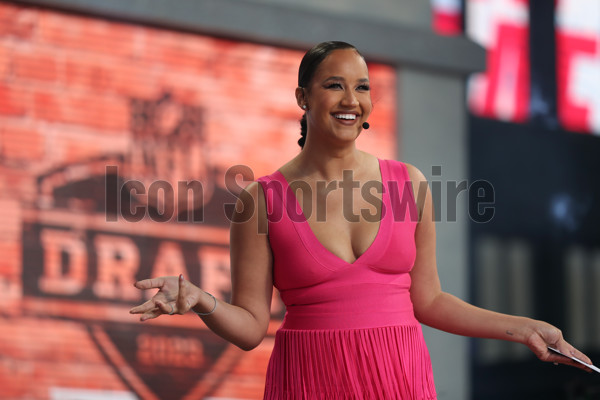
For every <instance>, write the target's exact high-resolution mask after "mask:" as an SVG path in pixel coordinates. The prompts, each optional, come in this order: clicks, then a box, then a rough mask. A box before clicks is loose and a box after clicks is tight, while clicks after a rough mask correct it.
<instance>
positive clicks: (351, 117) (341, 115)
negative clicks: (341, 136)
mask: <svg viewBox="0 0 600 400" xmlns="http://www.w3.org/2000/svg"><path fill="white" fill-rule="evenodd" d="M334 117H336V118H337V119H350V120H353V119H356V115H354V114H335V115H334Z"/></svg>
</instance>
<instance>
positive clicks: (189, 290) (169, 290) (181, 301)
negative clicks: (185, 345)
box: [129, 275, 202, 321]
mask: <svg viewBox="0 0 600 400" xmlns="http://www.w3.org/2000/svg"><path fill="white" fill-rule="evenodd" d="M134 286H135V287H136V288H138V289H141V290H148V289H158V292H157V293H156V294H155V295H154V296H152V298H151V299H150V300H148V301H146V302H145V303H143V304H141V305H139V306H137V307H133V308H132V309H131V310H129V313H130V314H141V316H140V321H146V320H149V319H154V318H156V317H160V316H161V315H163V314H167V315H173V314H185V313H186V312H188V311H189V310H190V308H192V307H194V306H195V305H196V304H197V303H198V300H199V298H200V296H201V295H202V290H201V289H200V288H198V287H197V286H195V285H194V284H192V283H191V282H189V281H187V280H185V279H184V278H183V275H179V277H177V276H163V277H160V278H153V279H144V280H141V281H137V282H136V283H134Z"/></svg>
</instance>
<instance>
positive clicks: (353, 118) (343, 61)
mask: <svg viewBox="0 0 600 400" xmlns="http://www.w3.org/2000/svg"><path fill="white" fill-rule="evenodd" d="M297 93H298V94H300V96H299V98H298V104H299V105H300V106H302V105H306V106H307V114H306V117H307V123H308V131H309V132H310V133H311V136H316V135H318V136H319V137H320V138H329V139H330V140H335V141H348V140H355V139H356V138H357V137H358V134H359V133H360V131H361V130H362V123H363V122H365V121H366V120H367V118H368V117H369V114H370V113H371V110H372V108H373V104H372V102H371V92H370V87H369V71H368V69H367V64H366V63H365V60H364V59H363V58H362V57H361V56H360V55H359V54H358V53H357V52H356V51H355V50H354V49H343V50H334V51H333V52H331V53H330V54H329V55H328V56H327V57H326V58H325V59H324V60H323V61H322V62H321V64H320V65H319V66H318V67H317V70H316V71H315V74H314V76H313V78H312V81H311V82H310V85H309V87H308V88H305V89H304V91H302V90H301V91H300V92H297ZM314 134H316V135H314ZM307 140H314V138H313V139H307Z"/></svg>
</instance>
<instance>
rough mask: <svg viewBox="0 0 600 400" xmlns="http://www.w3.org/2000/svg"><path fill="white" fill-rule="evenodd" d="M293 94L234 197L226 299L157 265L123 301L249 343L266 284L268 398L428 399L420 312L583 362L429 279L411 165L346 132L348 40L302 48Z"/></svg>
mask: <svg viewBox="0 0 600 400" xmlns="http://www.w3.org/2000/svg"><path fill="white" fill-rule="evenodd" d="M296 100H297V103H298V106H299V107H300V108H301V109H302V110H304V111H305V113H304V116H303V118H302V121H301V125H302V133H303V135H302V138H301V139H300V140H299V144H300V146H301V147H302V151H301V152H300V153H299V154H298V155H297V156H296V157H295V158H293V159H292V160H291V161H289V162H288V163H287V164H285V165H283V166H282V167H281V168H280V169H279V170H278V171H276V172H275V173H273V174H271V175H269V176H266V177H262V178H261V179H259V180H258V182H254V183H252V184H250V185H249V186H248V187H247V188H246V190H245V191H244V192H243V194H242V196H240V199H239V200H238V204H237V205H236V213H235V215H234V220H233V223H232V225H231V276H232V299H231V303H226V302H223V301H218V300H216V299H215V298H214V297H213V296H212V295H210V294H208V293H206V292H204V291H202V290H201V289H199V288H198V287H196V286H194V285H193V284H191V283H190V282H188V281H185V280H184V279H183V277H182V276H180V277H179V278H177V277H162V278H156V279H148V280H143V281H140V282H137V283H136V284H135V285H136V287H137V288H139V289H151V288H158V289H160V290H159V292H158V293H157V294H156V295H155V296H154V297H153V298H152V299H151V300H149V301H147V302H146V303H144V304H142V305H140V306H138V307H134V308H133V309H132V310H131V312H132V313H137V314H142V316H141V320H147V319H151V318H156V317H158V316H160V315H163V314H173V313H178V314H183V313H186V312H187V311H189V310H190V309H192V310H193V311H194V312H196V313H197V314H198V315H200V316H201V317H202V319H203V321H204V322H205V323H206V325H207V326H208V327H209V328H210V329H212V330H213V331H214V332H215V333H217V334H218V335H220V336H222V337H223V338H225V339H226V340H228V341H230V342H232V343H234V344H235V345H237V346H239V347H240V348H242V349H245V350H250V349H252V348H254V347H256V346H257V345H258V344H259V343H260V342H261V341H262V339H263V338H264V336H265V334H266V331H267V327H268V323H269V318H270V300H271V295H272V287H273V285H275V286H276V287H277V288H278V289H279V291H280V293H281V296H282V299H283V301H284V302H285V304H286V309H287V311H286V317H285V319H284V322H283V324H282V327H281V328H280V329H279V330H278V332H277V334H276V340H275V346H274V350H273V354H272V356H271V360H270V363H269V368H268V372H267V383H266V388H265V398H268V399H282V398H289V399H302V398H307V399H313V398H339V399H346V398H361V399H383V398H385V399H435V398H436V394H435V388H434V385H433V377H432V372H431V364H430V360H429V354H428V352H427V348H426V346H425V343H424V341H423V336H422V333H421V327H420V324H419V323H424V324H426V325H429V326H431V327H434V328H437V329H441V330H444V331H447V332H452V333H455V334H459V335H466V336H473V337H485V338H495V339H505V340H511V341H516V342H520V343H523V344H525V345H527V346H529V348H530V349H531V350H532V351H533V352H534V353H535V354H536V355H537V356H538V357H539V358H540V359H541V360H544V361H551V362H555V363H565V364H571V365H575V363H574V362H572V361H571V360H569V359H568V358H566V357H561V356H558V355H555V354H552V353H551V352H550V351H549V350H548V348H547V346H549V345H551V346H553V347H555V348H558V349H560V350H561V351H562V352H563V353H566V354H571V355H574V356H576V357H578V358H580V359H582V360H583V361H586V362H588V363H589V362H590V361H589V359H588V358H587V357H586V356H585V355H584V354H582V353H580V352H579V351H577V350H576V349H574V348H573V347H572V346H571V345H569V344H568V343H567V342H565V340H564V339H563V338H562V336H561V332H560V330H558V329H557V328H555V327H554V326H552V325H549V324H547V323H545V322H542V321H536V320H532V319H529V318H524V317H515V316H509V315H505V314H499V313H495V312H491V311H487V310H483V309H480V308H477V307H474V306H472V305H469V304H467V303H465V302H463V301H461V300H460V299H458V298H456V297H454V296H452V295H450V294H448V293H445V292H443V291H442V290H441V287H440V282H439V279H438V273H437V267H436V259H435V226H434V218H433V215H432V213H433V207H432V199H431V194H430V193H429V191H427V194H426V196H425V199H424V201H419V202H416V201H415V199H414V197H413V193H418V191H417V188H418V187H420V185H423V184H425V185H426V180H425V178H424V176H423V174H422V173H421V172H420V171H419V170H418V169H416V168H415V167H413V166H411V165H409V164H404V163H400V162H397V161H384V160H379V159H377V158H376V157H374V156H373V155H370V154H367V153H365V152H362V151H360V150H358V149H357V148H356V146H355V140H356V138H357V137H358V136H359V134H360V133H361V131H362V129H363V124H364V123H365V122H366V121H367V120H368V117H369V114H370V113H371V110H372V108H373V105H372V102H371V96H370V91H369V76H368V70H367V65H366V63H365V60H364V59H363V57H362V56H361V55H360V53H359V52H358V51H357V50H356V49H355V48H354V47H353V46H351V45H349V44H347V43H343V42H325V43H321V44H319V45H317V46H315V47H313V48H312V49H311V50H309V51H308V52H307V53H306V54H305V56H304V58H303V60H302V63H301V64H300V70H299V79H298V88H297V89H296ZM357 188H360V189H361V190H353V189H357ZM407 199H408V200H409V201H406V200H407ZM313 205H314V207H313ZM266 232H268V234H265V233H266Z"/></svg>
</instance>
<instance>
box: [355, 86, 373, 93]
mask: <svg viewBox="0 0 600 400" xmlns="http://www.w3.org/2000/svg"><path fill="white" fill-rule="evenodd" d="M357 89H358V90H362V91H365V92H368V91H369V90H371V87H370V86H369V85H360V86H359V87H358V88H357Z"/></svg>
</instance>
